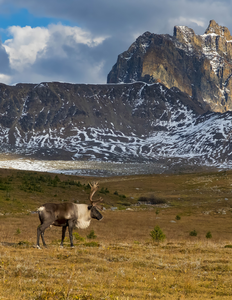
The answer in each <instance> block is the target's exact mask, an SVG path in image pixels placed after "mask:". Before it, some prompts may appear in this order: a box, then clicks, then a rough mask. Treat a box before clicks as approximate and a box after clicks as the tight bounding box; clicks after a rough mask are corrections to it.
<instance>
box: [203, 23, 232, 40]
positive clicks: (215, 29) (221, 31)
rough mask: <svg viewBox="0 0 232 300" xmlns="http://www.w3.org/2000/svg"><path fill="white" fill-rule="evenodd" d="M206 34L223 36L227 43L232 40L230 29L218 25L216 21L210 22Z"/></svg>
mask: <svg viewBox="0 0 232 300" xmlns="http://www.w3.org/2000/svg"><path fill="white" fill-rule="evenodd" d="M205 34H216V35H220V36H223V37H224V38H225V39H226V40H227V41H229V40H232V37H231V35H230V31H229V29H228V28H227V27H225V26H220V25H218V23H216V22H215V21H214V20H211V21H210V22H209V26H208V27H207V29H206V31H205Z"/></svg>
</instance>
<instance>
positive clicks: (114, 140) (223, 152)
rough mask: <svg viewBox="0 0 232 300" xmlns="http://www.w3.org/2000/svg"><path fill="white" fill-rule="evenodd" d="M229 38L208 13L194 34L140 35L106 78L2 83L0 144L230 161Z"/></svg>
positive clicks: (165, 160)
mask: <svg viewBox="0 0 232 300" xmlns="http://www.w3.org/2000/svg"><path fill="white" fill-rule="evenodd" d="M231 41H232V38H231V36H230V32H229V30H228V29H227V28H226V27H222V26H219V25H218V24H217V23H216V22H215V21H211V22H210V24H209V26H208V28H207V30H206V32H205V34H204V35H201V36H199V35H196V34H195V33H194V31H193V30H192V29H189V28H187V27H185V26H176V27H175V28H174V35H173V36H172V37H171V36H169V35H157V34H152V33H149V32H145V33H144V34H143V35H142V36H140V37H139V38H138V39H137V40H136V41H135V43H133V44H132V45H131V47H130V48H129V49H128V50H127V51H126V52H124V53H122V54H121V55H119V57H118V61H117V63H116V64H115V65H114V66H113V68H112V70H111V72H110V73H109V75H108V84H102V85H91V84H88V85H86V84H69V83H59V82H49V83H48V82H44V83H40V84H17V85H15V86H7V85H4V84H0V152H1V153H13V154H17V155H19V156H20V157H21V156H27V157H33V158H44V159H64V160H70V159H72V160H98V161H104V162H121V163H126V162H128V163H131V162H133V163H141V162H143V163H147V166H149V168H148V169H149V170H151V169H153V167H152V166H153V165H154V164H155V166H156V167H157V168H156V167H154V168H156V170H157V172H169V171H172V172H175V171H179V170H180V169H184V170H186V169H188V170H189V169H190V170H195V169H196V168H199V167H200V166H209V167H223V168H231V167H232V143H231V139H232V122H231V121H232V111H231V108H232V103H231V91H232V89H231V84H232V83H231V80H232V79H231V77H232V76H231V74H232V70H231V55H232V52H231V51H232V50H231ZM119 83H120V84H119ZM149 172H150V171H149ZM154 172H156V171H155V169H154Z"/></svg>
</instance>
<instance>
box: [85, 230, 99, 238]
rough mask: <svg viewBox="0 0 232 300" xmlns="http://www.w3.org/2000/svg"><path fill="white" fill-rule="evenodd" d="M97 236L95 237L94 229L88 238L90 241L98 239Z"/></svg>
mask: <svg viewBox="0 0 232 300" xmlns="http://www.w3.org/2000/svg"><path fill="white" fill-rule="evenodd" d="M96 237H97V236H96V235H95V233H94V230H93V229H92V230H91V231H90V233H89V234H88V235H87V238H88V239H96Z"/></svg>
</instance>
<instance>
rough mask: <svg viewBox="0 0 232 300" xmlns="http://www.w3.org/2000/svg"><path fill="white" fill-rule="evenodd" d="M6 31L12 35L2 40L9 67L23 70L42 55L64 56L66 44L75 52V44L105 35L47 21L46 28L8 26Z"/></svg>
mask: <svg viewBox="0 0 232 300" xmlns="http://www.w3.org/2000/svg"><path fill="white" fill-rule="evenodd" d="M8 32H9V34H10V35H11V36H12V38H11V39H8V40H6V41H5V42H4V44H3V47H4V48H5V50H6V52H7V54H8V55H9V60H10V66H11V68H12V69H13V70H16V71H17V72H23V71H24V70H26V69H28V68H30V66H32V65H33V64H34V63H35V62H36V61H37V60H38V59H43V58H44V57H46V58H47V57H51V58H53V57H54V56H55V57H60V58H64V57H67V56H68V55H69V54H68V51H66V49H67V48H68V49H70V48H73V50H74V51H75V49H76V51H77V53H78V45H81V44H82V45H86V46H88V47H90V48H92V47H96V46H98V45H99V44H101V43H102V42H103V41H104V40H105V39H106V38H107V37H104V36H100V37H98V36H92V35H91V33H90V32H87V31H84V30H82V29H81V28H79V27H71V26H64V25H62V24H56V25H55V24H51V25H49V26H48V27H47V28H45V27H36V28H32V27H30V26H26V27H20V26H12V27H9V28H8Z"/></svg>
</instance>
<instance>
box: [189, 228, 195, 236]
mask: <svg viewBox="0 0 232 300" xmlns="http://www.w3.org/2000/svg"><path fill="white" fill-rule="evenodd" d="M189 235H190V236H197V232H196V230H195V229H194V230H192V231H190V233H189Z"/></svg>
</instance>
